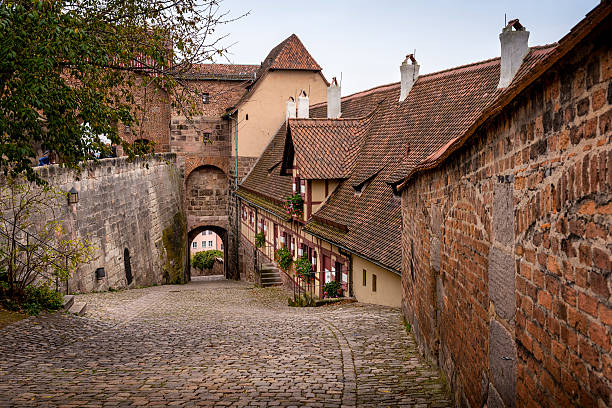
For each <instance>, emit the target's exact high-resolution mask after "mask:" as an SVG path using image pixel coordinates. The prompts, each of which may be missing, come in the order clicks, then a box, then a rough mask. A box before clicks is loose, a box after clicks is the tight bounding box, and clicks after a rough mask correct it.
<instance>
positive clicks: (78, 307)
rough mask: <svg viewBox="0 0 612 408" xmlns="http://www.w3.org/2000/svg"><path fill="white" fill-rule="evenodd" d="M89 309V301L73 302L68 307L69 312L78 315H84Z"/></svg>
mask: <svg viewBox="0 0 612 408" xmlns="http://www.w3.org/2000/svg"><path fill="white" fill-rule="evenodd" d="M86 311H87V303H85V302H82V303H73V305H72V306H71V307H70V309H68V313H72V314H74V315H77V316H83V315H84V314H85V312H86Z"/></svg>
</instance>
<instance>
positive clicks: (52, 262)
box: [0, 215, 69, 294]
mask: <svg viewBox="0 0 612 408" xmlns="http://www.w3.org/2000/svg"><path fill="white" fill-rule="evenodd" d="M0 220H2V221H3V222H5V223H7V224H9V225H10V226H12V227H13V228H15V229H16V230H17V231H19V232H20V233H24V234H25V236H26V244H25V245H24V244H23V243H22V242H20V241H19V240H15V244H16V245H17V247H19V248H21V249H22V250H24V251H28V250H29V249H30V238H32V239H33V240H34V241H36V242H37V244H38V245H40V246H44V247H46V248H47V249H49V250H51V251H52V252H55V253H56V254H59V255H60V256H62V257H63V258H64V265H63V266H60V265H58V264H57V263H55V262H54V261H52V260H50V261H49V263H50V264H51V265H53V266H55V267H56V268H58V269H61V268H66V270H67V269H68V257H69V256H68V254H66V253H65V252H63V251H60V250H59V249H57V248H54V247H52V246H51V245H49V244H47V243H46V242H44V241H43V240H42V239H40V238H39V237H37V236H36V235H34V234H32V233H30V232H28V231H26V230H24V229H23V228H21V227H19V226H17V225H15V224H14V223H13V222H11V221H10V220H7V219H6V218H4V217H2V216H1V215H0ZM0 236H2V237H4V238H5V239H7V241H10V240H11V239H12V238H11V236H10V235H8V234H7V233H5V232H4V231H3V230H2V229H0ZM3 253H4V252H3ZM4 255H8V254H7V253H4ZM32 255H34V256H36V255H40V254H39V253H37V252H33V253H32ZM28 258H29V257H28ZM16 261H18V262H19V263H21V264H22V265H25V266H26V268H29V259H28V262H23V261H22V260H21V259H18V258H16ZM41 274H42V275H43V276H44V277H47V278H53V275H50V274H48V273H41ZM65 283H66V294H68V278H66V279H65ZM55 291H56V292H58V291H59V278H58V277H57V276H55Z"/></svg>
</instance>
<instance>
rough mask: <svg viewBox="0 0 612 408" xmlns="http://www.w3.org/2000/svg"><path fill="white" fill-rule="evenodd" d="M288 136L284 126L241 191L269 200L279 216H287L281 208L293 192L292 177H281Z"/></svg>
mask: <svg viewBox="0 0 612 408" xmlns="http://www.w3.org/2000/svg"><path fill="white" fill-rule="evenodd" d="M286 134H287V127H286V126H285V124H283V125H282V126H281V127H280V129H279V130H278V132H276V135H275V136H274V137H273V138H272V140H271V141H270V143H269V144H268V146H267V147H266V150H265V151H264V153H263V154H262V155H261V156H260V157H259V159H258V160H257V162H256V163H255V165H254V166H253V169H252V170H251V172H250V173H249V174H248V175H247V177H246V178H245V179H244V181H243V182H242V183H241V184H240V190H245V189H246V190H247V191H248V192H249V193H251V194H256V195H258V196H259V197H261V198H264V199H267V200H268V201H269V203H270V205H274V206H275V207H274V208H275V210H274V211H272V212H273V213H275V214H277V215H279V216H286V214H285V212H284V210H283V211H282V214H279V213H278V212H279V211H281V208H284V207H283V206H284V202H285V199H286V198H287V197H288V196H289V195H291V193H292V190H293V187H292V184H291V177H283V176H281V175H280V170H281V160H282V158H283V148H284V145H285V136H286ZM240 190H239V192H240ZM247 199H248V198H247Z"/></svg>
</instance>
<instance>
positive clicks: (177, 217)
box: [162, 212, 187, 284]
mask: <svg viewBox="0 0 612 408" xmlns="http://www.w3.org/2000/svg"><path fill="white" fill-rule="evenodd" d="M186 238H187V221H186V219H185V214H183V213H182V212H177V213H176V214H174V217H173V222H172V225H170V226H169V227H167V228H166V229H164V232H163V237H162V242H163V245H164V250H165V251H166V261H165V263H164V266H163V272H164V282H165V283H170V284H175V283H186V282H187V279H186V275H185V259H186V258H185V256H186V255H185V252H186V248H187V240H186Z"/></svg>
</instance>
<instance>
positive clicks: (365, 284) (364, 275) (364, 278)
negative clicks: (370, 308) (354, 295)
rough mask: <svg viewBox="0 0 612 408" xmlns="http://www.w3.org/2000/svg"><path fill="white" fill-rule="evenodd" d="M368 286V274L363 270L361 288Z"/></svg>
mask: <svg viewBox="0 0 612 408" xmlns="http://www.w3.org/2000/svg"><path fill="white" fill-rule="evenodd" d="M367 284H368V272H367V271H366V270H365V269H364V270H363V286H367Z"/></svg>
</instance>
